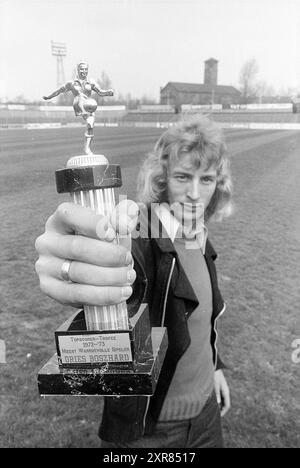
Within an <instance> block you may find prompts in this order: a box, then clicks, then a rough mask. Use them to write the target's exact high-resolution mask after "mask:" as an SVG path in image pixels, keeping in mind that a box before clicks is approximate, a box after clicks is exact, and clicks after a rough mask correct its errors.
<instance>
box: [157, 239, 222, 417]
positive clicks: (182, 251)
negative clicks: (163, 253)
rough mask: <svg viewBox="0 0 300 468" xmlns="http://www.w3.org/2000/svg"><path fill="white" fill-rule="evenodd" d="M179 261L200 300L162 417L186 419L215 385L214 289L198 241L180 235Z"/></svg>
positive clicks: (191, 318) (191, 320) (175, 242)
mask: <svg viewBox="0 0 300 468" xmlns="http://www.w3.org/2000/svg"><path fill="white" fill-rule="evenodd" d="M174 246H175V248H176V250H177V253H178V256H179V260H180V262H181V264H182V266H183V268H184V270H185V273H186V275H187V277H188V278H189V280H190V283H191V285H192V287H193V289H194V291H195V294H196V296H197V298H198V300H199V306H198V307H197V308H196V309H195V310H194V311H193V313H192V315H191V316H190V318H189V320H188V329H189V333H190V337H191V344H190V346H189V347H188V349H187V350H186V352H185V354H184V355H183V356H182V358H181V359H180V361H179V362H178V364H177V367H176V371H175V374H174V377H173V380H172V382H171V385H170V387H169V390H168V393H167V396H166V399H165V401H164V404H163V407H162V410H161V413H160V417H159V420H161V421H162V420H163V421H171V420H183V419H189V418H193V417H195V416H197V415H198V414H199V413H200V412H201V410H202V408H203V406H204V405H205V403H206V401H207V399H208V397H209V396H210V395H211V393H212V391H213V388H214V365H213V359H212V350H211V345H210V335H211V314H212V292H211V282H210V277H209V273H208V270H207V266H206V262H205V258H204V256H203V253H202V251H201V249H200V248H199V244H198V243H197V241H190V240H189V241H186V240H185V239H183V238H181V239H180V238H176V239H175V240H174Z"/></svg>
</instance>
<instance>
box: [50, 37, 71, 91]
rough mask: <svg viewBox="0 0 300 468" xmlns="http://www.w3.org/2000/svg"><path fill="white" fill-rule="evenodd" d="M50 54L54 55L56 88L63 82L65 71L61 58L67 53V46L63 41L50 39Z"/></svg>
mask: <svg viewBox="0 0 300 468" xmlns="http://www.w3.org/2000/svg"><path fill="white" fill-rule="evenodd" d="M51 51H52V55H54V57H56V65H57V68H56V81H57V88H59V87H60V86H62V85H63V84H65V72H64V63H63V58H64V57H65V56H66V55H67V46H66V44H65V43H63V42H54V41H51Z"/></svg>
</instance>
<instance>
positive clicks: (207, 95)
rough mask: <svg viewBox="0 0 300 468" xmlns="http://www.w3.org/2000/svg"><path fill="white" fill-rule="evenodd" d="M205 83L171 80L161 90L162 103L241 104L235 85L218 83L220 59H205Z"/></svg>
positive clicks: (177, 104) (177, 105) (174, 104)
mask: <svg viewBox="0 0 300 468" xmlns="http://www.w3.org/2000/svg"><path fill="white" fill-rule="evenodd" d="M204 63H205V67H204V83H203V84H197V83H179V82H174V81H169V82H168V83H167V84H166V86H164V87H163V88H161V90H160V103H161V104H164V105H173V106H175V107H176V108H178V107H179V106H180V105H181V104H192V105H199V104H203V105H208V104H222V105H223V106H224V107H226V106H227V105H230V104H239V103H240V97H241V93H240V91H238V90H237V89H236V88H234V87H233V86H226V85H219V84H218V60H216V59H214V58H210V59H208V60H205V62H204Z"/></svg>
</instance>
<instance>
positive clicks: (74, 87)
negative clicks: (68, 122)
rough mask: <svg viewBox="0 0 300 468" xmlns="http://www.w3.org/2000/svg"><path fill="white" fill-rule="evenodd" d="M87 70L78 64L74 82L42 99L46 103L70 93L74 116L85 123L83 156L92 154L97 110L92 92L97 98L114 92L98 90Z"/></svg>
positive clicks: (87, 68)
mask: <svg viewBox="0 0 300 468" xmlns="http://www.w3.org/2000/svg"><path fill="white" fill-rule="evenodd" d="M88 70H89V67H88V64H87V63H86V62H83V61H82V62H79V63H78V65H77V78H76V79H75V80H74V81H68V82H67V83H66V84H65V85H63V86H61V87H60V88H58V89H57V90H56V91H54V92H53V93H51V94H49V96H43V99H44V100H45V101H47V100H49V99H52V98H54V97H56V96H58V95H59V94H62V93H66V92H68V91H71V92H72V94H73V96H74V100H73V108H74V112H75V115H76V116H82V118H83V119H84V120H85V121H86V133H85V135H84V136H85V144H84V152H85V154H92V151H91V141H92V139H93V136H94V123H95V111H96V109H97V101H96V100H95V99H93V98H92V97H91V94H92V91H95V93H97V94H98V95H99V96H113V95H114V92H113V90H112V89H101V88H99V86H98V85H97V83H96V82H95V81H94V80H93V79H90V78H88Z"/></svg>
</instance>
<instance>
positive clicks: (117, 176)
mask: <svg viewBox="0 0 300 468" xmlns="http://www.w3.org/2000/svg"><path fill="white" fill-rule="evenodd" d="M55 176H56V185H57V191H58V192H59V193H65V192H69V193H70V194H71V197H72V200H73V201H74V203H77V204H80V205H82V206H85V207H89V208H91V209H92V210H94V211H96V212H97V213H100V214H103V215H105V216H107V217H109V215H110V213H111V212H112V210H113V208H114V206H115V197H114V188H115V187H120V186H121V170H120V166H119V165H117V164H109V162H108V161H107V159H106V158H105V157H104V156H103V155H83V156H76V157H74V158H71V159H70V160H69V161H68V163H67V167H66V168H65V169H59V170H57V171H56V173H55ZM115 242H118V238H116V240H115ZM55 342H56V350H57V354H56V355H54V356H53V357H52V358H51V359H50V360H49V361H48V362H47V363H46V364H45V365H44V367H43V368H42V369H41V370H40V371H39V373H38V387H39V392H40V394H41V395H66V394H70V395H106V396H115V395H152V394H153V393H154V390H155V387H156V384H157V381H158V377H159V373H160V370H161V367H162V364H163V359H164V356H165V353H166V348H167V334H166V329H165V328H164V327H153V328H151V326H150V321H149V310H148V305H147V304H141V305H140V306H139V307H138V309H134V308H133V306H130V303H129V304H128V305H127V303H126V302H122V303H120V304H115V305H111V306H84V311H76V312H75V313H74V314H73V316H72V317H71V318H70V319H69V320H67V321H66V322H65V323H64V324H62V325H61V326H60V327H59V328H58V329H57V330H56V332H55Z"/></svg>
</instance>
